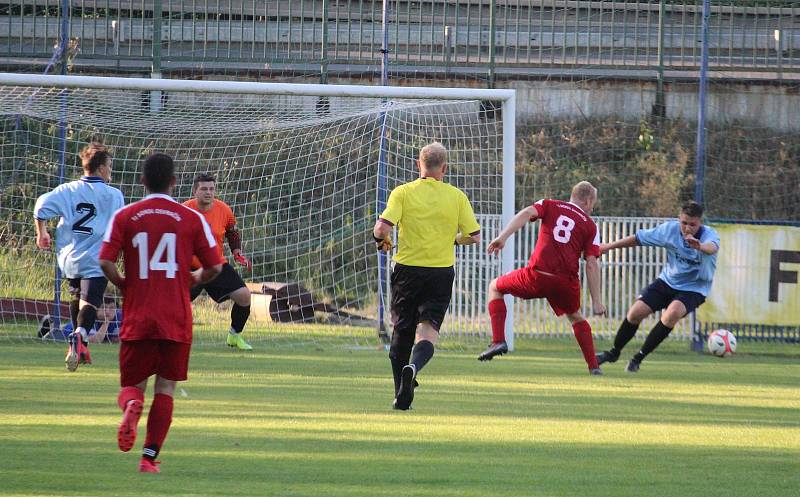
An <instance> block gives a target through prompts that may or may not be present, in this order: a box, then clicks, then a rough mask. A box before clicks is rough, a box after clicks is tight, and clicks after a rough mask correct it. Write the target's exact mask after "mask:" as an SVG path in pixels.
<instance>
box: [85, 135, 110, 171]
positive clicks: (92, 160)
mask: <svg viewBox="0 0 800 497" xmlns="http://www.w3.org/2000/svg"><path fill="white" fill-rule="evenodd" d="M78 155H79V156H80V158H81V165H82V166H83V169H84V170H85V171H86V172H88V173H89V174H94V173H96V172H97V170H98V169H100V166H102V165H103V164H105V163H106V161H107V160H108V159H110V158H111V153H109V151H108V148H106V146H105V145H104V144H103V140H102V139H100V138H92V141H91V142H90V143H89V144H88V145H86V146H85V147H83V149H82V150H81V152H80V154H78Z"/></svg>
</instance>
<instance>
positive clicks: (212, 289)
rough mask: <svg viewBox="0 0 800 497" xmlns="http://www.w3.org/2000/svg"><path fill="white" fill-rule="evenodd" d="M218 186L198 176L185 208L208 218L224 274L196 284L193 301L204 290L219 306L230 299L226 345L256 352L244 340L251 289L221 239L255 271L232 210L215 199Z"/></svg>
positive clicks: (210, 180) (235, 258)
mask: <svg viewBox="0 0 800 497" xmlns="http://www.w3.org/2000/svg"><path fill="white" fill-rule="evenodd" d="M216 191H217V183H216V180H215V179H214V176H211V175H210V174H198V175H197V176H195V178H194V182H193V183H192V193H194V198H193V199H190V200H187V201H186V202H184V203H183V205H185V206H187V207H190V208H192V209H194V210H196V211H197V212H199V213H200V214H202V215H203V217H205V219H206V221H207V222H208V225H209V226H211V233H213V234H214V239H215V240H216V241H217V252H218V253H219V258H220V260H222V274H220V275H219V277H218V278H214V281H212V282H210V283H208V284H206V285H197V286H195V287H193V288H192V293H191V296H192V301H194V299H196V298H197V297H198V296H199V295H200V294H201V293H203V290H205V291H206V293H207V294H208V296H209V297H211V298H212V299H214V302H216V303H220V302H224V301H226V300H228V299H231V301H232V302H233V306H231V327H230V330H229V331H228V336H227V338H226V340H225V341H226V343H227V344H228V346H229V347H236V348H237V349H240V350H253V347H252V346H251V345H250V344H249V343H247V342H246V341H245V340H244V338H242V331H243V330H244V325H245V324H247V318H249V317H250V289H249V288H247V285H245V283H244V280H242V278H241V276H239V273H237V272H236V270H235V269H233V266H231V265H230V264H228V261H227V260H226V259H225V254H224V253H223V251H222V238H223V237H224V238H226V239H227V240H228V246H229V247H230V248H231V254H232V255H233V259H234V260H235V261H236V262H237V263H238V264H240V265H242V266H244V267H246V268H247V269H252V268H253V265H252V264H251V263H250V261H249V260H248V259H247V258H246V257H245V256H244V254H243V253H242V237H241V235H240V234H239V230H238V229H237V228H236V217H235V216H234V215H233V211H232V210H231V208H230V207H229V206H228V204H226V203H225V202H223V201H222V200H219V199H217V198H215V197H214V196H215V194H216ZM193 264H194V265H193V266H192V267H193V268H198V267H200V264H199V262H198V261H197V260H195V262H194V263H193Z"/></svg>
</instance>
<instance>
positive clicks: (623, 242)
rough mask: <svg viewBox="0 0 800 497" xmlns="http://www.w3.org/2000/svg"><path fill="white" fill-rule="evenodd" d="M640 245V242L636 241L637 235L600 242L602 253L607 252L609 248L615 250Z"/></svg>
mask: <svg viewBox="0 0 800 497" xmlns="http://www.w3.org/2000/svg"><path fill="white" fill-rule="evenodd" d="M637 245H639V242H638V241H636V235H631V236H626V237H625V238H620V239H619V240H617V241H615V242H611V243H601V244H600V255H604V254H606V253H607V252H608V251H609V250H614V249H618V248H626V247H635V246H637Z"/></svg>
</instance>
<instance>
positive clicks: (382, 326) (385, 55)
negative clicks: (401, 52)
mask: <svg viewBox="0 0 800 497" xmlns="http://www.w3.org/2000/svg"><path fill="white" fill-rule="evenodd" d="M388 23H389V0H383V15H382V16H381V24H382V30H383V33H382V34H383V41H382V43H381V85H383V86H389V26H388ZM387 117H388V113H387V112H386V111H385V110H384V111H383V112H381V113H380V116H379V119H380V122H381V140H380V149H379V151H378V177H377V182H378V185H377V186H378V191H377V202H376V204H377V205H376V208H375V214H377V215H380V213H381V212H383V209H384V208H385V207H386V197H387V194H388V191H387V190H388V184H387V183H388V180H387V177H386V174H387V171H386V169H387V168H386V153H387V150H386V119H387ZM388 261H389V257H388V254H387V253H385V252H383V251H381V250H379V251H378V336H379V337H380V338H381V340H383V341H384V342H385V343H388V342H389V335H388V334H387V333H386V322H385V314H386V300H387V298H386V297H387V294H388V292H387V291H386V290H387V289H388V286H389V285H388V284H387V281H386V280H387V274H388V267H387V265H388Z"/></svg>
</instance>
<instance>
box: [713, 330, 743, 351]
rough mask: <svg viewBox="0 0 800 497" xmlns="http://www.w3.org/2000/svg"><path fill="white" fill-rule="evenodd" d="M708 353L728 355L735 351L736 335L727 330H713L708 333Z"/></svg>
mask: <svg viewBox="0 0 800 497" xmlns="http://www.w3.org/2000/svg"><path fill="white" fill-rule="evenodd" d="M707 343H708V353H709V354H711V355H715V356H717V357H728V356H730V355H733V353H734V352H736V336H734V334H733V333H731V332H730V331H728V330H715V331H714V332H713V333H711V334H710V335H708V342H707Z"/></svg>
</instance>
